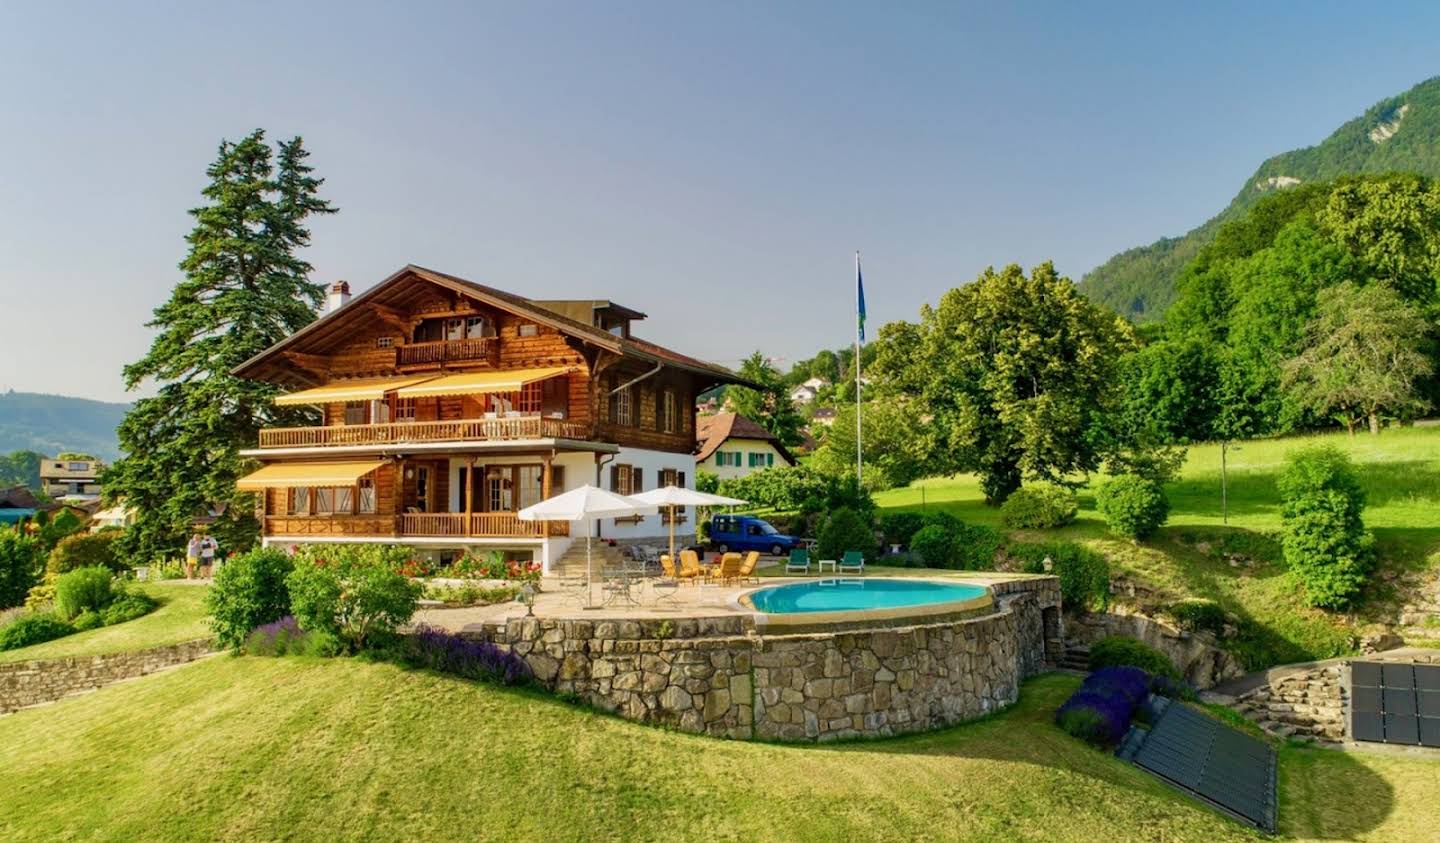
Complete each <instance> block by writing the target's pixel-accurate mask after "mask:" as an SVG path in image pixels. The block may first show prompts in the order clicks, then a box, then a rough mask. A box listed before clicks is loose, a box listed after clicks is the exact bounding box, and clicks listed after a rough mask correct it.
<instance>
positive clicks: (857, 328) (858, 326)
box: [855, 250, 865, 488]
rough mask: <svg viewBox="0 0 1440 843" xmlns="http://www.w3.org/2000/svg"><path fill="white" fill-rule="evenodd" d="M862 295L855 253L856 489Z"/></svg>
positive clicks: (860, 478)
mask: <svg viewBox="0 0 1440 843" xmlns="http://www.w3.org/2000/svg"><path fill="white" fill-rule="evenodd" d="M861 295H863V293H862V290H861V287H860V252H859V251H858V250H857V251H856V252H855V307H856V314H855V315H856V319H855V485H856V487H857V488H859V487H861V486H863V485H864V473H863V466H864V456H863V448H862V445H861V441H862V440H861V438H860V333H861V332H862V331H864V330H865V329H864V327H863V325H864V323H863V322H861V321H860V320H861V319H862V318H864V316H863V314H861V313H860V312H859V308H860V296H861Z"/></svg>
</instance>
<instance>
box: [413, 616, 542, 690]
mask: <svg viewBox="0 0 1440 843" xmlns="http://www.w3.org/2000/svg"><path fill="white" fill-rule="evenodd" d="M399 655H400V658H401V659H402V660H403V661H404V662H405V663H406V664H409V665H410V666H412V667H422V668H428V669H430V670H435V671H439V672H441V673H450V674H454V675H456V676H463V677H465V678H467V679H478V680H481V681H484V682H498V683H500V684H503V685H523V684H526V683H528V682H529V681H530V679H531V674H530V666H529V665H527V664H526V663H525V660H524V659H522V658H520V657H519V656H517V655H515V654H514V653H511V652H510V651H509V650H505V649H502V648H501V647H497V646H496V645H494V644H491V643H490V642H488V641H476V640H474V639H470V638H464V637H461V636H459V635H455V634H453V633H449V632H445V631H443V630H439V629H434V628H433V627H428V626H421V627H420V628H419V629H417V630H416V631H415V632H414V633H413V634H411V635H407V636H405V640H404V643H403V644H402V645H401V647H400V650H399Z"/></svg>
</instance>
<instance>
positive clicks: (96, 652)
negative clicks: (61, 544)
mask: <svg viewBox="0 0 1440 843" xmlns="http://www.w3.org/2000/svg"><path fill="white" fill-rule="evenodd" d="M135 588H136V589H137V590H140V591H143V592H145V593H146V594H149V595H150V596H151V597H154V598H155V599H156V600H159V601H160V607H159V608H158V609H156V610H155V611H153V612H151V613H150V614H148V615H144V616H142V617H139V618H136V619H135V620H133V621H126V622H125V623H122V624H116V625H115V626H104V627H101V628H99V629H92V630H89V631H88V632H77V633H75V634H74V635H67V636H65V637H64V638H57V639H55V640H54V641H46V642H45V643H43V644H35V645H32V646H29V647H21V648H19V649H17V650H6V651H4V652H0V663H4V662H18V661H26V660H28V659H60V658H67V657H70V656H102V655H105V654H107V653H123V652H127V651H130V650H143V649H145V648H147V647H162V646H164V645H166V644H179V643H180V642H182V641H194V640H195V639H196V638H203V637H205V636H207V635H209V634H210V627H209V626H208V625H207V623H206V615H205V591H206V587H205V586H202V585H196V584H193V583H184V582H169V583H158V582H157V583H146V584H142V585H137V586H135Z"/></svg>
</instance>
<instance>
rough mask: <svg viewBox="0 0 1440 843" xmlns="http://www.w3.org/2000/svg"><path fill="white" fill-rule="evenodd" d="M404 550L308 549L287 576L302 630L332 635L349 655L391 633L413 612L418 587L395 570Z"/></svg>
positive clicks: (384, 548)
mask: <svg viewBox="0 0 1440 843" xmlns="http://www.w3.org/2000/svg"><path fill="white" fill-rule="evenodd" d="M408 555H409V554H408V553H407V552H406V551H405V549H404V548H395V547H374V546H347V545H339V546H325V545H310V546H307V547H305V548H303V549H301V551H300V552H299V553H297V554H296V557H295V569H294V570H293V571H291V572H290V575H289V576H288V577H286V579H285V583H286V586H287V587H288V588H289V591H290V608H291V613H292V614H294V616H295V619H296V620H297V621H298V622H299V624H300V628H301V629H303V630H305V631H307V632H322V633H325V634H328V635H331V636H334V637H335V638H336V639H337V640H338V641H339V642H340V643H341V645H342V646H344V647H345V648H347V649H349V650H351V651H352V652H353V651H356V650H360V649H363V648H364V647H366V646H368V645H371V644H374V643H378V642H379V641H380V640H381V639H385V638H388V637H389V636H391V635H393V633H394V632H395V630H396V629H398V628H399V627H400V625H401V624H403V623H406V622H407V621H409V620H410V617H411V615H413V614H414V613H415V601H416V600H418V599H419V597H420V592H421V587H420V584H419V583H417V582H415V581H414V580H411V579H409V578H407V577H405V576H404V575H403V574H401V573H400V572H399V570H398V567H399V565H400V564H402V563H403V562H404V561H405V559H406V558H407V557H408Z"/></svg>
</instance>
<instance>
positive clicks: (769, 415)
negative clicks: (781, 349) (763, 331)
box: [729, 351, 805, 447]
mask: <svg viewBox="0 0 1440 843" xmlns="http://www.w3.org/2000/svg"><path fill="white" fill-rule="evenodd" d="M740 376H741V377H743V378H745V379H747V380H749V381H751V382H752V383H754V384H756V385H758V386H759V387H760V388H759V389H750V388H748V387H733V388H732V389H731V390H730V393H729V397H730V402H731V404H732V405H733V406H734V407H735V412H737V413H739V414H740V415H742V416H745V417H746V418H749V419H750V420H751V421H753V422H755V423H757V424H759V425H760V426H761V427H763V428H765V429H766V430H768V431H770V432H771V433H773V434H775V435H776V436H777V437H778V438H779V439H780V441H781V442H784V443H785V445H786V446H787V447H788V446H793V445H798V444H800V440H801V436H800V428H801V426H802V425H804V423H805V420H804V419H802V418H801V417H800V413H799V412H798V411H797V410H796V409H795V405H794V404H793V403H791V401H790V395H789V390H788V389H787V388H786V386H785V380H784V378H782V377H781V376H780V372H779V370H777V369H776V368H775V366H774V365H773V364H771V362H770V360H769V359H768V358H767V357H766V356H765V355H764V354H761V353H760V352H759V351H756V352H755V353H754V354H751V355H750V356H749V357H746V358H745V361H744V362H743V363H741V364H740Z"/></svg>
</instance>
